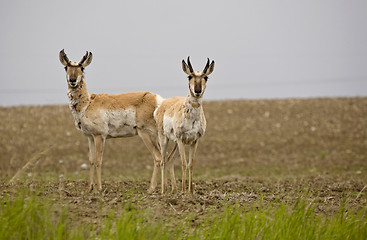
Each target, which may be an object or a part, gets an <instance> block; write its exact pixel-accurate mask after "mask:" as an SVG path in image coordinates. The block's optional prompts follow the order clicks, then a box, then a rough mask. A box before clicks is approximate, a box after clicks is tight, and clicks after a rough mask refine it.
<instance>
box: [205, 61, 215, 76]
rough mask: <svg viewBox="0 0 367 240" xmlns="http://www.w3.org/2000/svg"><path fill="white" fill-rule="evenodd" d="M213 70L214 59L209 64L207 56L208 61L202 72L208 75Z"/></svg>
mask: <svg viewBox="0 0 367 240" xmlns="http://www.w3.org/2000/svg"><path fill="white" fill-rule="evenodd" d="M213 70H214V61H212V63H211V64H210V65H209V58H208V63H207V64H206V66H205V68H204V71H203V73H204V74H205V75H207V76H208V75H209V74H211V73H212V72H213Z"/></svg>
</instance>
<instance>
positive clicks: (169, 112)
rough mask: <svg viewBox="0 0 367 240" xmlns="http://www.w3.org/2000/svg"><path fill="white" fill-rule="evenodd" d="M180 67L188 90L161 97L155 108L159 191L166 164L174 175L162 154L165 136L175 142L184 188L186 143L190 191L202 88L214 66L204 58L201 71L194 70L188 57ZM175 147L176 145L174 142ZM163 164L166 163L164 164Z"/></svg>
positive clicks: (202, 130) (203, 121)
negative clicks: (159, 152)
mask: <svg viewBox="0 0 367 240" xmlns="http://www.w3.org/2000/svg"><path fill="white" fill-rule="evenodd" d="M182 69H183V71H184V72H185V73H186V74H187V75H188V79H189V94H188V95H187V97H186V98H185V97H173V98H168V99H165V100H164V101H163V102H162V103H161V105H160V106H159V107H158V108H157V110H155V112H154V118H155V120H156V122H157V127H158V139H159V143H160V147H161V154H162V163H161V171H162V194H164V193H165V191H166V186H165V185H166V176H165V175H166V168H167V166H168V169H169V171H170V175H171V178H172V179H174V171H173V163H172V162H173V161H170V157H169V158H167V157H166V150H167V144H168V141H169V140H172V141H174V142H175V143H176V144H177V145H178V150H179V153H180V156H181V162H182V191H183V192H185V191H186V168H187V162H186V156H185V145H189V164H188V169H189V192H190V193H193V186H192V170H193V164H194V157H195V153H196V149H197V146H198V140H199V139H200V138H201V137H202V136H203V135H204V133H205V129H206V119H205V115H204V110H203V106H202V97H203V94H204V91H205V88H206V83H207V80H208V76H209V75H210V74H211V73H212V72H213V70H214V61H212V62H211V63H210V60H209V58H208V61H207V63H206V65H205V68H204V70H203V71H202V72H196V71H194V69H193V68H192V66H191V63H190V57H188V58H187V64H186V63H185V61H184V60H182ZM175 147H176V146H175ZM166 165H167V166H166ZM172 191H173V192H175V191H177V189H176V185H175V181H172Z"/></svg>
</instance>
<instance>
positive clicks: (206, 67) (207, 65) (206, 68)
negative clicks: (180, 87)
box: [203, 58, 210, 73]
mask: <svg viewBox="0 0 367 240" xmlns="http://www.w3.org/2000/svg"><path fill="white" fill-rule="evenodd" d="M209 63H210V60H209V58H208V61H207V62H206V65H205V68H204V70H203V73H206V71H208V68H209Z"/></svg>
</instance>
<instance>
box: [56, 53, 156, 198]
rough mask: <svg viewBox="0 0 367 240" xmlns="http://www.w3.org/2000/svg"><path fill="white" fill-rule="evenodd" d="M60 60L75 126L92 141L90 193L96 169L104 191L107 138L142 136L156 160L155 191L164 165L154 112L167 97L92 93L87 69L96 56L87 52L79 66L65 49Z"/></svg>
mask: <svg viewBox="0 0 367 240" xmlns="http://www.w3.org/2000/svg"><path fill="white" fill-rule="evenodd" d="M59 57H60V61H61V63H62V64H63V65H64V66H65V70H66V79H67V83H68V89H69V91H68V97H69V107H70V110H71V112H72V114H73V116H74V120H75V126H76V128H77V129H78V130H79V131H80V132H81V133H83V134H84V135H85V136H87V138H88V143H89V162H90V172H89V191H92V190H93V187H94V171H95V170H96V172H97V190H98V191H101V190H102V181H101V170H102V155H103V149H104V145H105V141H106V139H107V138H118V137H130V136H134V135H139V136H140V138H141V139H142V140H143V142H144V143H145V145H146V146H147V148H148V149H149V151H150V152H151V153H152V155H153V157H154V160H155V163H154V170H153V176H152V181H151V185H150V188H149V190H148V191H149V192H152V191H153V190H154V189H155V187H156V185H157V182H156V179H157V174H158V172H159V165H160V163H161V153H160V150H159V149H160V148H159V146H158V141H157V127H156V122H155V120H154V117H153V112H154V110H155V109H156V108H157V107H158V106H159V105H160V103H161V102H162V101H163V98H162V97H160V96H159V95H157V94H152V93H150V92H134V93H125V94H118V95H109V94H89V93H88V91H87V86H86V83H85V79H84V68H85V67H87V66H88V65H89V64H90V63H91V61H92V53H91V52H89V53H88V52H87V53H86V54H85V55H84V57H83V58H82V60H80V61H79V62H77V63H76V62H72V61H70V60H69V59H68V57H67V56H66V54H65V52H64V50H61V51H60V54H59Z"/></svg>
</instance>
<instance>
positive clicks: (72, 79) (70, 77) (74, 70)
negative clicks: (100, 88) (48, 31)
mask: <svg viewBox="0 0 367 240" xmlns="http://www.w3.org/2000/svg"><path fill="white" fill-rule="evenodd" d="M92 56H93V55H92V53H91V52H86V54H85V55H84V57H83V58H82V60H80V61H79V62H72V61H70V60H69V58H68V57H67V56H66V54H65V52H64V49H63V50H61V51H60V54H59V57H60V62H61V64H62V65H64V66H65V71H66V79H67V81H68V85H69V87H70V88H77V87H79V86H80V84H81V82H82V78H83V75H84V68H85V67H86V66H88V65H89V64H90V63H91V62H92Z"/></svg>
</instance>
